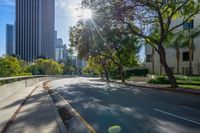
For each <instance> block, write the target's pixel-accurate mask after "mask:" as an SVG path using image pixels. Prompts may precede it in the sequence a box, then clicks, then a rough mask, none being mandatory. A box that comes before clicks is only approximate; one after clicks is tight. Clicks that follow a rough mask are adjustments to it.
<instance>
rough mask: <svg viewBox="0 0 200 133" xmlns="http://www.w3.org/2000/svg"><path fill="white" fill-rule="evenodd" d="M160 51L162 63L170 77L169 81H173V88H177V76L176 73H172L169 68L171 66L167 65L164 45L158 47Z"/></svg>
mask: <svg viewBox="0 0 200 133" xmlns="http://www.w3.org/2000/svg"><path fill="white" fill-rule="evenodd" d="M158 52H159V56H160V62H161V63H162V66H163V67H164V69H165V72H166V74H167V76H168V78H169V81H170V83H171V87H172V88H173V89H175V88H177V86H178V85H177V82H176V78H175V77H174V74H173V73H172V71H171V69H170V68H169V66H168V65H167V61H166V53H165V49H164V48H163V46H161V45H159V47H158Z"/></svg>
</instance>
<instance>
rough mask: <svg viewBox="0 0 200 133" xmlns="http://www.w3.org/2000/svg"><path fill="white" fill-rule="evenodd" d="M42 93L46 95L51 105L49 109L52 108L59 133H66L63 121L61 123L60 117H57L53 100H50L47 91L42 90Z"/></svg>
mask: <svg viewBox="0 0 200 133" xmlns="http://www.w3.org/2000/svg"><path fill="white" fill-rule="evenodd" d="M43 91H44V93H46V95H47V97H48V99H49V103H50V104H51V108H52V110H53V112H54V114H55V117H56V121H57V124H58V126H59V129H60V132H61V133H67V129H66V128H65V125H64V123H63V121H62V119H61V117H60V115H59V113H58V111H57V109H56V107H55V105H54V103H53V100H52V98H51V96H50V95H49V94H48V92H47V91H45V90H43Z"/></svg>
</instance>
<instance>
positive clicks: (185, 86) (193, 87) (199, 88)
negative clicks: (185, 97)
mask: <svg viewBox="0 0 200 133" xmlns="http://www.w3.org/2000/svg"><path fill="white" fill-rule="evenodd" d="M178 86H179V87H181V88H186V89H196V90H200V86H196V85H178Z"/></svg>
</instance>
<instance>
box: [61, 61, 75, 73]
mask: <svg viewBox="0 0 200 133" xmlns="http://www.w3.org/2000/svg"><path fill="white" fill-rule="evenodd" d="M74 72H75V68H74V66H73V65H72V61H71V60H70V58H67V59H66V61H65V64H64V67H63V74H73V73H74Z"/></svg>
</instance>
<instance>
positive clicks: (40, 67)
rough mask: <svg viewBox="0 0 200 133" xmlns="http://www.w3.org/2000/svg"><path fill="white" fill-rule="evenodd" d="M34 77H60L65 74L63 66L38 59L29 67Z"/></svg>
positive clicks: (51, 61) (48, 60)
mask: <svg viewBox="0 0 200 133" xmlns="http://www.w3.org/2000/svg"><path fill="white" fill-rule="evenodd" d="M28 70H29V71H30V72H31V73H33V74H34V75H60V74H62V73H63V69H62V65H61V64H58V63H57V62H56V61H53V60H50V59H38V60H36V61H35V63H34V64H33V65H31V66H29V67H28Z"/></svg>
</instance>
